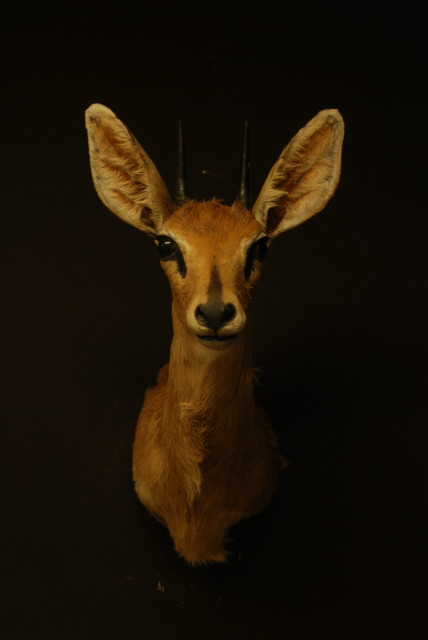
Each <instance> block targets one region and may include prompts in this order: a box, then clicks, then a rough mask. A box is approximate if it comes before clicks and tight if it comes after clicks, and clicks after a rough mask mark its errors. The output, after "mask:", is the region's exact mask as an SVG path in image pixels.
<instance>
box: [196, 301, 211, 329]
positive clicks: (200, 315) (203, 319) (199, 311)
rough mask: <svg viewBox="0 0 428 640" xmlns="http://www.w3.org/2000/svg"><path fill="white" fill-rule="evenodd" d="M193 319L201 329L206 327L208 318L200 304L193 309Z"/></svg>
mask: <svg viewBox="0 0 428 640" xmlns="http://www.w3.org/2000/svg"><path fill="white" fill-rule="evenodd" d="M195 318H196V320H197V321H198V322H199V324H201V325H202V326H203V327H206V326H207V324H208V318H207V315H206V314H205V313H204V307H203V306H202V305H201V304H199V305H198V306H197V307H196V309H195Z"/></svg>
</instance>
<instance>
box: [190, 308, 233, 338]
mask: <svg viewBox="0 0 428 640" xmlns="http://www.w3.org/2000/svg"><path fill="white" fill-rule="evenodd" d="M235 316H236V309H235V307H234V306H233V304H230V303H228V304H225V305H224V304H221V302H209V303H208V304H200V305H199V306H198V307H196V310H195V318H196V320H197V321H198V322H199V324H200V325H202V326H203V327H209V329H212V330H213V331H217V330H218V329H220V327H222V326H223V325H225V324H226V323H227V322H229V320H233V318H234V317H235Z"/></svg>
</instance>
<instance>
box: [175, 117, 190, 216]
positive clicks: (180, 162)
mask: <svg viewBox="0 0 428 640" xmlns="http://www.w3.org/2000/svg"><path fill="white" fill-rule="evenodd" d="M175 175H176V178H175V191H174V200H175V203H176V204H177V205H178V206H180V207H181V205H182V204H183V203H184V202H185V201H186V200H187V195H186V169H185V166H184V142H183V129H182V126H181V120H179V121H178V152H177V170H176V174H175Z"/></svg>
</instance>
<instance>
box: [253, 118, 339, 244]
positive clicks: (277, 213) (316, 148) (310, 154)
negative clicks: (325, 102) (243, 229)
mask: <svg viewBox="0 0 428 640" xmlns="http://www.w3.org/2000/svg"><path fill="white" fill-rule="evenodd" d="M343 134H344V124H343V119H342V116H341V115H340V113H339V111H337V109H325V110H324V111H320V112H319V113H318V114H317V115H316V116H315V118H312V120H310V121H309V122H308V124H307V125H306V126H305V127H303V129H300V131H299V132H298V133H297V134H296V135H295V136H294V138H293V139H292V140H291V142H290V143H289V144H288V145H287V146H286V147H285V149H284V150H283V152H282V153H281V155H280V156H279V158H278V160H277V161H276V163H275V164H274V166H273V167H272V169H271V171H270V173H269V175H268V177H267V179H266V182H265V183H264V185H263V187H262V190H261V191H260V194H259V197H258V198H257V200H256V202H255V204H254V207H253V213H254V216H255V218H256V219H257V220H258V221H259V222H260V223H261V224H262V225H263V227H264V228H265V230H266V234H267V235H269V236H271V237H274V236H276V235H278V234H279V233H282V232H283V231H287V230H288V229H291V228H292V227H295V226H296V225H298V224H301V223H302V222H304V221H305V220H307V219H308V218H310V217H311V216H313V215H314V214H315V213H318V211H321V209H323V208H324V207H325V205H326V204H327V202H328V201H329V200H330V198H331V196H332V195H333V193H334V191H335V189H336V187H337V184H338V182H339V177H340V164H341V151H342V141H343Z"/></svg>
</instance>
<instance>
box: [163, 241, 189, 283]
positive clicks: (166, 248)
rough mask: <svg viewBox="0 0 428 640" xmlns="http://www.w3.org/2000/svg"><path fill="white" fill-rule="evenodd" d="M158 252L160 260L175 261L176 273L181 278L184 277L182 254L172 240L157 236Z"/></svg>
mask: <svg viewBox="0 0 428 640" xmlns="http://www.w3.org/2000/svg"><path fill="white" fill-rule="evenodd" d="M156 240H157V245H158V251H159V254H160V259H161V260H165V261H166V260H175V261H176V262H177V267H178V273H179V274H180V275H181V277H182V278H185V277H186V272H187V269H186V263H185V262H184V258H183V254H182V253H181V251H180V247H179V246H178V245H177V243H176V242H174V240H173V239H172V238H169V237H168V236H158V237H157V238H156Z"/></svg>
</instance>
